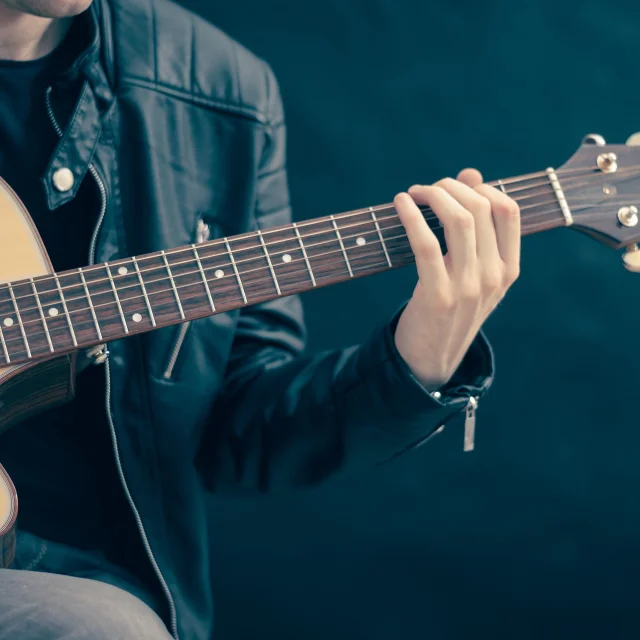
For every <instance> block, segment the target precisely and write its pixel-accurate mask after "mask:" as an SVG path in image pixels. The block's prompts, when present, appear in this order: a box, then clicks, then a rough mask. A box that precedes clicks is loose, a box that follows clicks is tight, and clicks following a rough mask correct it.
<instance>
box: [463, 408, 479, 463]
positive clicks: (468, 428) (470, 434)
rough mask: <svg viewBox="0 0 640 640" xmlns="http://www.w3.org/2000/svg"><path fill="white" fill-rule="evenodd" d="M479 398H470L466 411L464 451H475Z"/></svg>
mask: <svg viewBox="0 0 640 640" xmlns="http://www.w3.org/2000/svg"><path fill="white" fill-rule="evenodd" d="M477 408H478V398H477V397H475V396H469V401H468V402H467V406H466V407H465V410H464V450H465V451H473V449H474V447H475V440H476V409H477Z"/></svg>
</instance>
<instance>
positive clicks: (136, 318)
mask: <svg viewBox="0 0 640 640" xmlns="http://www.w3.org/2000/svg"><path fill="white" fill-rule="evenodd" d="M131 319H132V320H133V321H134V322H142V316H141V315H140V314H139V313H134V314H133V315H132V316H131Z"/></svg>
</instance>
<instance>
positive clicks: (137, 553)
mask: <svg viewBox="0 0 640 640" xmlns="http://www.w3.org/2000/svg"><path fill="white" fill-rule="evenodd" d="M79 53H80V44H79V42H78V40H77V38H74V37H73V36H72V33H70V34H69V37H67V39H66V40H65V42H64V43H63V45H62V46H61V47H59V48H58V49H57V50H56V51H55V52H54V53H53V54H51V55H49V56H47V57H45V58H41V59H39V60H35V61H29V62H12V61H2V60H0V176H2V178H4V179H5V180H6V182H7V183H8V184H9V185H10V186H11V187H12V188H13V190H14V191H15V192H16V193H17V195H18V196H19V197H20V198H21V200H22V201H23V203H24V204H25V206H26V207H27V210H28V211H29V212H30V214H31V217H32V219H33V221H34V222H35V225H36V227H37V228H38V231H39V232H40V235H41V237H42V240H43V242H44V244H45V247H46V248H47V251H48V254H49V257H50V259H51V262H52V264H53V267H54V269H55V270H56V271H62V270H65V269H71V268H77V267H81V266H86V265H87V264H88V261H89V255H88V254H89V246H90V240H91V236H92V234H93V230H94V228H95V225H96V223H97V218H98V212H99V210H100V196H99V192H98V189H97V186H96V185H95V183H94V182H93V180H92V178H91V175H90V174H87V176H86V177H85V179H84V181H83V184H82V185H81V186H80V189H79V191H78V194H77V196H76V197H75V198H74V199H73V200H72V201H71V202H70V203H68V204H66V205H63V206H62V207H60V208H59V209H56V210H55V211H50V210H49V209H48V207H47V204H46V198H45V190H44V184H43V182H42V176H43V175H44V172H45V169H46V167H47V165H48V163H49V160H50V158H51V155H52V153H53V150H54V148H55V146H56V143H57V140H58V137H57V134H56V132H55V129H54V127H53V126H52V124H51V122H50V120H49V116H48V114H47V108H46V100H45V95H46V89H47V87H48V86H50V84H51V83H52V81H53V78H54V77H55V75H56V74H57V73H60V72H61V71H64V70H65V69H67V68H68V67H69V65H70V63H71V62H72V61H73V59H75V57H76V56H77V55H78V54H79ZM78 90H79V87H76V88H75V89H73V88H70V89H69V91H76V92H77V91H78ZM69 97H70V98H72V99H71V101H70V102H73V101H74V100H75V98H76V97H77V94H76V95H75V96H69ZM56 115H58V114H56ZM67 115H68V114H67ZM62 117H64V114H63V116H62ZM61 124H64V122H62V123H61ZM0 232H1V230H0ZM0 463H2V465H3V466H4V467H5V468H6V470H7V472H8V473H9V475H10V476H11V477H12V479H13V481H14V482H15V485H16V488H17V491H18V495H19V501H20V502H19V504H20V512H19V516H18V527H19V528H20V529H24V530H26V531H29V532H31V533H33V534H35V535H38V536H41V537H43V538H46V539H48V540H53V541H56V542H61V543H64V544H67V545H70V546H74V547H77V548H82V549H91V550H96V551H99V552H102V553H104V554H105V556H106V557H107V558H108V559H109V560H110V561H112V562H115V563H116V564H119V565H121V566H124V567H125V568H127V569H129V570H131V571H133V572H134V573H136V574H137V575H138V577H139V578H140V579H143V580H144V581H146V582H148V581H149V580H150V579H151V578H150V575H151V574H150V565H149V563H148V560H147V558H146V554H145V552H144V549H143V548H142V544H141V542H140V538H139V535H138V532H137V528H136V525H135V522H134V520H133V516H132V513H131V509H130V508H129V505H128V504H127V502H126V498H125V495H124V491H123V488H122V486H121V484H120V480H119V477H118V474H117V468H116V464H115V458H114V454H113V449H112V444H111V435H110V431H109V426H108V423H107V419H106V410H105V381H104V367H97V366H90V367H88V368H87V369H86V370H85V371H83V372H81V373H80V374H79V375H78V379H77V387H76V397H75V399H74V401H73V402H71V403H69V404H66V405H64V406H61V407H57V408H55V409H52V410H49V411H47V412H45V413H43V414H40V415H38V416H36V417H34V418H32V419H30V420H28V421H26V422H24V423H22V424H20V425H17V426H16V427H14V428H12V429H10V430H9V431H8V432H6V433H5V434H3V435H2V436H0Z"/></svg>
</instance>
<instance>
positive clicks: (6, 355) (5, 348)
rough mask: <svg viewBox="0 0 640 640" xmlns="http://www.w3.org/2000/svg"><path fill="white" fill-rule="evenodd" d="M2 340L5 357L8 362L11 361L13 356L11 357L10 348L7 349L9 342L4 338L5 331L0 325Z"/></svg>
mask: <svg viewBox="0 0 640 640" xmlns="http://www.w3.org/2000/svg"><path fill="white" fill-rule="evenodd" d="M0 342H1V343H2V351H3V352H4V359H5V361H6V363H7V364H9V363H10V362H11V358H10V357H9V350H8V349H7V343H6V342H5V340H4V332H3V331H2V327H0Z"/></svg>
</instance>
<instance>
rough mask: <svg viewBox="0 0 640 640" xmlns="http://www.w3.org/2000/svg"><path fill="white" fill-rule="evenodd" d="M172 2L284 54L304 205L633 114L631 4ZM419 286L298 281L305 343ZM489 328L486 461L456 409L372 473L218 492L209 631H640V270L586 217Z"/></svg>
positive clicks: (568, 136) (380, 311) (362, 198)
mask: <svg viewBox="0 0 640 640" xmlns="http://www.w3.org/2000/svg"><path fill="white" fill-rule="evenodd" d="M183 4H185V5H186V6H188V7H190V8H192V9H195V10H196V11H198V12H200V13H202V14H203V15H205V16H206V17H207V18H208V19H210V20H211V21H213V22H214V23H216V24H217V25H218V26H220V27H221V28H223V29H224V30H226V31H227V32H228V33H230V34H231V35H232V36H233V37H235V38H236V39H238V40H240V41H241V42H242V43H244V44H245V45H246V46H248V47H249V48H250V49H252V50H253V51H254V52H255V53H257V54H258V55H260V56H262V57H264V58H266V59H267V60H268V61H269V63H270V64H271V65H272V66H273V68H274V69H275V71H276V74H277V76H278V78H279V80H280V84H281V88H282V93H283V96H284V102H285V108H286V113H287V116H288V123H289V167H290V182H291V190H292V196H293V202H294V207H295V213H296V216H297V218H298V219H304V218H308V217H312V216H319V215H324V214H328V213H336V212H339V211H345V210H349V209H353V208H356V207H362V206H369V205H373V204H379V203H383V202H389V201H390V200H391V199H392V198H393V195H394V194H395V193H396V192H397V191H399V190H402V189H406V188H407V187H408V186H409V185H411V184H413V183H414V182H430V181H435V180H437V179H438V178H440V177H443V176H446V175H452V174H455V173H456V172H457V171H458V170H459V169H461V168H462V167H464V166H467V165H473V166H477V167H478V168H480V169H481V170H482V171H483V172H484V173H485V175H486V177H487V179H495V178H499V177H504V176H510V175H515V174H520V173H525V172H530V171H537V170H540V169H545V168H546V167H547V166H549V165H553V166H556V167H558V166H559V165H561V164H562V163H563V162H564V161H565V160H566V159H567V158H568V157H569V156H570V155H571V154H572V153H573V151H574V149H575V148H576V147H577V146H578V144H579V143H580V139H581V138H582V136H583V135H584V134H586V133H589V132H598V133H602V134H603V135H605V137H606V138H607V139H609V140H610V141H611V142H623V141H624V140H626V138H627V136H628V135H630V134H631V133H633V132H634V131H635V130H637V129H640V82H639V77H638V76H639V73H638V67H639V60H640V46H639V45H640V39H639V33H640V30H639V25H640V5H638V4H637V3H631V2H627V3H623V2H594V1H590V0H582V1H576V0H566V1H564V2H561V1H555V2H550V1H537V2H536V1H531V2H520V1H516V2H513V1H507V0H502V1H499V0H493V1H489V2H486V1H476V2H470V1H466V2H465V1H462V0H458V1H453V0H448V1H441V2H426V1H425V2H417V1H411V0H395V1H394V0H324V1H322V2H318V1H316V0H297V1H295V0H288V1H285V0H272V1H271V2H264V1H261V2H258V1H257V0H244V1H242V0H236V1H235V2H222V1H216V2H212V1H210V0H190V1H187V0H184V2H183ZM638 186H639V188H638V189H637V191H638V192H639V193H640V184H639V185H638ZM639 200H640V196H639ZM414 277H415V276H414V273H413V270H412V269H406V270H404V271H402V272H398V273H392V274H386V275H384V276H379V277H376V278H370V279H366V280H361V281H358V282H353V283H349V284H346V285H342V286H339V287H334V288H332V289H326V290H322V291H317V292H314V293H312V294H309V295H308V296H307V297H305V298H304V302H305V305H306V311H307V318H308V325H309V328H310V344H311V347H312V348H314V349H324V348H330V347H338V346H342V345H347V344H351V343H353V342H355V341H358V340H359V339H360V338H361V337H364V336H366V335H367V334H368V332H369V331H370V330H371V329H372V328H373V327H374V326H375V325H376V324H377V323H380V322H383V321H385V320H386V319H387V318H388V317H389V316H390V314H391V313H392V312H393V311H394V310H395V309H396V307H397V306H398V305H399V304H400V303H401V301H402V300H403V299H404V298H405V297H406V296H408V295H409V294H410V292H411V289H412V287H413V284H414ZM487 332H488V334H489V337H490V338H491V340H492V342H493V344H494V346H495V351H496V356H497V364H498V374H497V378H496V382H495V384H494V387H493V389H492V392H491V394H490V395H489V396H488V397H487V398H486V400H485V401H483V402H482V403H481V406H480V408H479V412H478V427H477V450H476V452H475V453H473V454H464V453H463V452H462V430H461V425H460V424H458V425H457V426H453V425H452V426H451V427H450V428H449V429H448V430H446V431H445V433H444V434H443V435H442V436H440V438H439V439H437V441H434V442H433V443H432V444H430V445H429V446H427V447H425V448H422V449H420V450H418V451H416V452H414V453H411V454H410V455H407V456H405V457H404V458H402V459H399V460H397V461H396V462H394V463H393V464H391V465H388V466H387V467H384V468H380V469H377V470H372V471H371V472H370V473H367V474H363V475H361V476H359V477H357V478H335V480H333V481H332V482H331V483H329V484H328V485H325V486H324V487H322V488H318V489H316V490H313V491H308V492H300V493H296V494H290V495H286V496H273V497H263V498H246V499H244V498H243V499H233V500H226V499H225V500H222V499H217V498H216V499H215V500H214V501H213V515H212V517H213V519H214V523H215V530H216V534H215V539H214V541H213V544H214V545H215V549H216V567H215V569H216V580H217V616H218V621H219V627H218V630H219V637H220V638H222V639H224V640H231V639H234V640H254V639H256V638H267V639H271V638H273V639H279V640H300V639H302V638H304V639H305V640H325V639H327V638H335V639H339V640H342V639H345V640H347V639H355V638H363V639H364V638H366V639H367V640H383V639H384V640H387V639H396V638H398V639H402V640H413V639H416V640H418V639H420V640H423V639H435V640H445V639H450V638H455V639H458V638H463V639H467V638H473V639H476V638H480V639H483V640H484V639H485V638H486V639H505V640H507V639H509V640H512V639H517V640H528V639H536V640H537V639H539V638H550V639H554V640H555V639H558V640H567V639H569V638H588V639H591V638H593V639H598V640H600V639H602V638H607V640H609V639H617V638H625V639H626V638H629V639H631V638H634V639H635V638H638V637H640V622H639V620H638V610H639V609H640V584H639V580H640V576H639V572H640V552H639V550H638V549H639V541H640V501H639V500H638V490H639V489H640V431H639V429H638V419H637V405H638V401H639V399H640V393H639V385H640V367H639V365H638V357H639V356H640V275H634V274H629V273H626V272H625V271H624V270H623V269H622V267H621V263H620V258H619V256H618V255H616V253H615V252H612V251H610V250H608V249H605V248H604V247H601V246H599V245H598V244H596V243H595V242H593V241H591V240H589V239H587V238H584V237H582V236H580V235H579V234H577V233H574V232H568V231H554V232H549V233H546V234H541V235H539V236H535V237H529V238H527V239H525V241H524V245H523V268H522V276H521V279H520V280H519V282H518V283H517V284H516V286H515V287H514V288H513V290H512V291H511V292H510V294H509V295H508V297H507V299H506V300H505V302H504V303H503V304H502V305H501V307H500V308H499V309H498V311H497V312H496V313H495V314H494V315H493V316H492V317H491V319H490V321H489V322H488V324H487Z"/></svg>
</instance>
